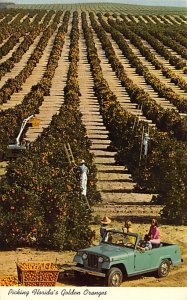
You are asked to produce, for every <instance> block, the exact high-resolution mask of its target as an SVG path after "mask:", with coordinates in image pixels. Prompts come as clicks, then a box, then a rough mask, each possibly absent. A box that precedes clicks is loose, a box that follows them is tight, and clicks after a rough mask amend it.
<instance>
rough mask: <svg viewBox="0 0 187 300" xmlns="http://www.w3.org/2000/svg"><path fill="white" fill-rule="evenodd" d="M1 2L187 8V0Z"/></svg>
mask: <svg viewBox="0 0 187 300" xmlns="http://www.w3.org/2000/svg"><path fill="white" fill-rule="evenodd" d="M1 2H14V3H15V4H40V3H41V4H42V3H43V4H45V3H47V4H65V3H94V2H100V3H101V2H113V3H115V2H116V3H124V4H139V5H151V6H178V7H187V0H117V1H115V0H0V3H1Z"/></svg>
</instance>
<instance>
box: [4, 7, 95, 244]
mask: <svg viewBox="0 0 187 300" xmlns="http://www.w3.org/2000/svg"><path fill="white" fill-rule="evenodd" d="M69 15H70V14H69V12H67V13H66V20H64V21H65V24H64V26H65V28H64V31H63V32H61V35H60V36H59V38H58V40H56V49H58V50H57V51H56V52H53V62H54V59H55V60H56V62H57V64H58V59H59V58H60V56H61V51H62V47H63V44H64V40H65V33H66V32H67V25H68V19H69ZM78 37H79V33H78V15H77V13H74V16H73V22H72V30H71V45H70V53H71V55H70V56H69V60H70V65H69V71H68V75H67V83H66V87H65V93H64V100H65V102H64V104H63V105H62V107H61V109H60V112H59V114H58V115H55V116H54V117H53V119H52V122H51V124H50V126H49V127H48V128H47V129H46V130H45V131H44V132H43V134H42V135H41V137H40V138H38V139H37V140H36V141H35V142H34V143H33V144H32V145H31V147H30V148H29V149H28V151H27V153H26V154H25V155H23V156H22V157H21V158H20V159H17V160H16V161H15V162H12V163H10V164H9V167H8V170H7V175H6V176H5V177H3V178H2V183H1V194H0V198H1V202H0V216H1V225H0V236H1V246H6V247H11V246H12V247H16V246H18V245H32V244H34V245H35V246H38V247H47V248H51V249H77V248H80V247H86V246H88V245H89V244H90V241H91V239H92V236H93V232H92V231H91V229H90V227H89V225H90V221H91V211H90V209H89V207H88V206H87V201H86V199H85V197H84V196H82V195H81V190H80V181H79V175H80V174H79V171H78V168H77V166H73V165H69V164H68V163H67V157H66V155H65V150H64V144H66V143H67V142H69V143H70V145H71V148H72V151H73V154H74V158H75V161H76V162H79V160H81V159H83V158H84V159H85V160H86V161H87V164H88V166H89V169H90V175H89V183H88V195H87V200H88V202H89V203H90V205H92V204H94V202H97V201H98V200H99V198H98V196H99V195H98V194H97V192H96V188H95V184H96V179H95V178H96V176H95V175H96V174H95V172H96V170H95V167H94V166H93V162H92V160H93V157H92V155H91V154H90V151H89V148H90V142H89V140H88V138H87V137H86V130H85V127H84V126H83V124H82V122H81V114H80V112H79V109H78V108H79V89H78V85H77V76H76V74H77V68H78V64H77V63H78ZM73 53H74V54H73ZM72 54H73V55H72ZM55 65H56V63H55ZM53 75H54V73H53V74H51V77H50V78H51V79H52V78H53ZM43 88H44V89H45V84H44V85H43ZM42 97H43V96H42Z"/></svg>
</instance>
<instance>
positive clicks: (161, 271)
mask: <svg viewBox="0 0 187 300" xmlns="http://www.w3.org/2000/svg"><path fill="white" fill-rule="evenodd" d="M169 271H170V261H169V260H168V259H164V260H163V261H162V262H161V263H160V266H159V268H158V277H160V278H161V277H166V276H167V275H168V274H169Z"/></svg>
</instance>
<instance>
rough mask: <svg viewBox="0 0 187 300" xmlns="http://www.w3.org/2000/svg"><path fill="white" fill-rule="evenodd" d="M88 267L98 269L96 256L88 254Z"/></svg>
mask: <svg viewBox="0 0 187 300" xmlns="http://www.w3.org/2000/svg"><path fill="white" fill-rule="evenodd" d="M88 267H90V268H93V269H97V268H98V255H94V254H88Z"/></svg>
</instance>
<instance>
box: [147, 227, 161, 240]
mask: <svg viewBox="0 0 187 300" xmlns="http://www.w3.org/2000/svg"><path fill="white" fill-rule="evenodd" d="M149 235H150V236H151V239H156V240H157V239H158V240H159V239H160V229H159V228H158V227H156V226H151V227H150V229H149Z"/></svg>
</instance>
